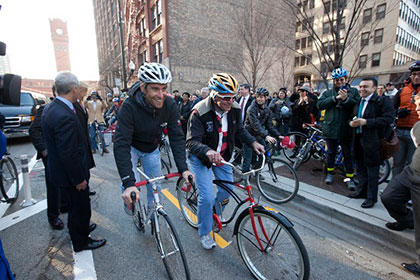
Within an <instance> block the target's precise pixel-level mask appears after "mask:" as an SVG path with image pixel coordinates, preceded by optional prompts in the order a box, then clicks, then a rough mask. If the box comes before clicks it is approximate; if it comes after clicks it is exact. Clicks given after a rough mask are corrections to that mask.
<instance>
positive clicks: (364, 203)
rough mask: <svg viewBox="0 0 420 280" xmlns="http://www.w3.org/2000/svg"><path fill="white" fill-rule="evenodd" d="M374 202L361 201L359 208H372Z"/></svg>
mask: <svg viewBox="0 0 420 280" xmlns="http://www.w3.org/2000/svg"><path fill="white" fill-rule="evenodd" d="M375 202H376V201H373V199H369V198H368V199H366V200H365V201H363V203H362V205H360V207H362V208H372V207H373V205H375Z"/></svg>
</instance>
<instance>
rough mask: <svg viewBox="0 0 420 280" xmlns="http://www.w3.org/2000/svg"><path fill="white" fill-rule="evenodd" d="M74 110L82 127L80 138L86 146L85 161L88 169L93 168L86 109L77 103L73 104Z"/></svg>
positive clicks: (93, 161)
mask: <svg viewBox="0 0 420 280" xmlns="http://www.w3.org/2000/svg"><path fill="white" fill-rule="evenodd" d="M73 106H74V109H75V110H76V116H77V118H78V119H79V122H80V125H81V126H82V131H83V133H82V137H83V141H84V142H85V144H86V147H87V150H86V154H87V160H88V168H89V169H91V168H94V167H95V160H94V159H93V154H92V150H91V148H90V147H91V146H90V135H89V130H88V125H87V122H88V116H87V111H86V109H84V108H82V106H81V105H80V104H79V103H78V102H74V103H73Z"/></svg>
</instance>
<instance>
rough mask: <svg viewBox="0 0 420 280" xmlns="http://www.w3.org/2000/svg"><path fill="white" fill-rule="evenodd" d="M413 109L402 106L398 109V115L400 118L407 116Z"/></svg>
mask: <svg viewBox="0 0 420 280" xmlns="http://www.w3.org/2000/svg"><path fill="white" fill-rule="evenodd" d="M410 112H411V110H408V109H407V108H400V109H398V110H397V116H398V118H405V117H407V116H408V115H410Z"/></svg>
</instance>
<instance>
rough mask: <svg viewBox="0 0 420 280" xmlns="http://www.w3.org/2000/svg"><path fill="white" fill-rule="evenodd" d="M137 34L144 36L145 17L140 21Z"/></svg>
mask: <svg viewBox="0 0 420 280" xmlns="http://www.w3.org/2000/svg"><path fill="white" fill-rule="evenodd" d="M139 33H140V36H146V18H145V17H143V18H142V19H141V20H140V26H139Z"/></svg>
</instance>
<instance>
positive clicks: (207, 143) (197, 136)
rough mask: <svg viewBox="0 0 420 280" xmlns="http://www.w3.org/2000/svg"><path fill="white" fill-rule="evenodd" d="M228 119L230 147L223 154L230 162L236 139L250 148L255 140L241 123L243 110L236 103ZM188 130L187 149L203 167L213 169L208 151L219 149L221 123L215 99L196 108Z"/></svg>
mask: <svg viewBox="0 0 420 280" xmlns="http://www.w3.org/2000/svg"><path fill="white" fill-rule="evenodd" d="M227 117H228V136H227V137H228V139H227V141H228V145H227V148H226V150H225V153H224V154H223V158H224V159H225V160H226V161H229V160H230V158H231V156H232V152H233V148H234V146H235V138H239V139H241V140H242V142H243V143H245V144H246V145H248V146H250V145H251V144H252V143H253V142H254V141H255V138H254V137H252V136H251V135H250V134H249V132H248V131H247V130H246V129H244V127H243V125H242V122H241V108H240V107H239V105H238V103H236V102H234V103H233V105H232V109H231V110H230V111H229V112H228V114H227ZM187 127H188V129H187V148H188V151H189V152H190V153H192V154H193V155H195V156H196V157H197V158H199V159H200V160H201V162H202V163H203V165H205V166H207V167H208V168H210V167H211V162H210V161H209V159H208V158H207V156H206V153H207V151H209V150H215V151H216V149H217V145H218V143H219V132H218V131H219V128H220V122H219V121H218V120H217V118H216V112H215V111H214V103H213V99H212V98H211V97H210V96H209V97H207V98H206V99H204V100H202V101H200V102H199V103H198V104H197V105H195V106H194V108H193V110H192V113H191V115H190V118H189V120H188V126H187Z"/></svg>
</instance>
